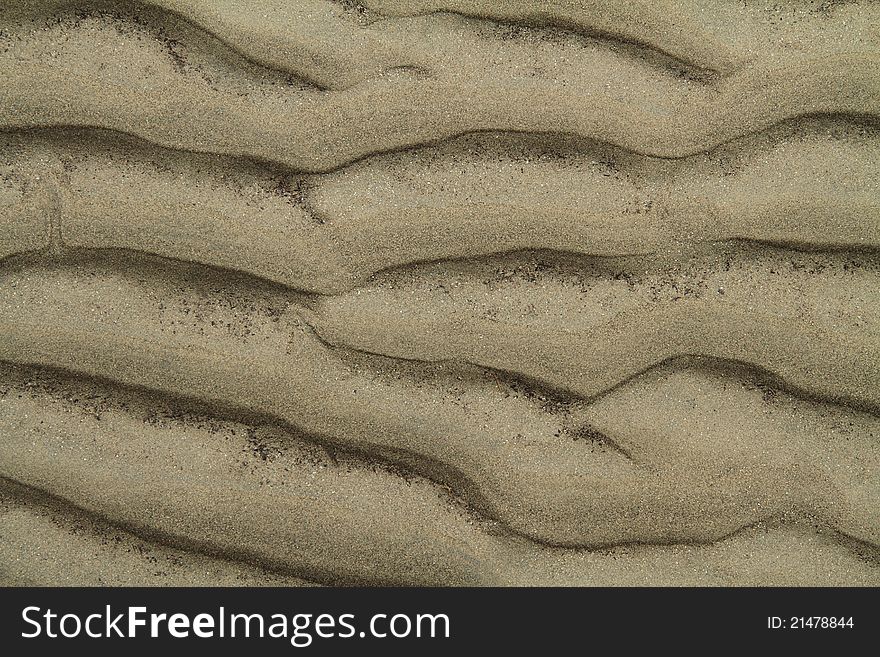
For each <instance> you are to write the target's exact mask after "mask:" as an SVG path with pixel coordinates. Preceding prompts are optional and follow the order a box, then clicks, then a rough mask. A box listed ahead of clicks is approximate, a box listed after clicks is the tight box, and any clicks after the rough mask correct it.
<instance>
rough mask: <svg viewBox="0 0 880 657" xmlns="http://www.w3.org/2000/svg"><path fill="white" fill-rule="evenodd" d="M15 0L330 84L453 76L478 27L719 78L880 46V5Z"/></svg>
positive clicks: (9, 10)
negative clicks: (164, 30) (116, 18)
mask: <svg viewBox="0 0 880 657" xmlns="http://www.w3.org/2000/svg"><path fill="white" fill-rule="evenodd" d="M5 5H6V6H5V7H4V8H3V10H2V11H3V13H2V14H0V20H5V21H12V20H21V18H22V17H28V16H32V15H34V14H37V15H40V16H42V15H51V14H52V13H58V12H63V11H65V10H66V11H70V10H76V11H78V12H84V11H95V10H103V11H104V12H108V13H109V12H120V11H123V12H127V13H133V14H135V15H145V16H147V17H148V19H149V20H151V21H153V22H157V23H169V24H172V25H173V24H174V23H175V18H178V19H179V18H182V19H184V20H186V21H188V22H189V23H190V24H192V26H193V27H196V28H199V29H201V30H203V31H204V32H206V33H207V34H208V35H210V36H211V37H212V38H215V39H217V40H219V41H221V42H222V43H224V44H225V45H226V47H229V48H231V49H233V50H235V51H236V52H237V53H239V54H241V55H242V56H243V57H246V58H248V59H249V60H251V61H254V62H255V63H258V64H260V65H262V66H266V67H269V68H272V69H277V70H284V71H288V72H291V73H294V74H296V75H298V76H301V77H303V78H305V79H308V80H310V81H312V82H314V84H316V85H318V86H320V87H322V88H325V89H344V88H347V87H351V86H354V85H355V84H357V83H359V82H363V81H365V80H367V79H369V78H372V77H376V76H378V75H382V74H383V73H386V72H388V71H389V70H394V69H400V68H410V69H416V70H422V71H425V72H426V73H429V74H431V75H442V74H444V73H446V72H447V71H448V70H449V69H450V68H456V67H458V68H461V67H463V66H468V65H469V64H471V62H469V61H468V58H467V57H466V56H462V54H464V55H467V52H466V51H465V53H462V52H461V50H460V49H456V48H455V47H454V45H453V44H454V42H455V41H456V38H457V37H458V38H460V37H459V35H458V33H459V32H462V31H467V30H478V31H480V32H481V33H483V34H489V35H492V36H493V37H494V38H496V39H503V40H506V41H511V40H529V41H531V42H532V44H535V43H537V44H542V43H548V42H549V43H554V42H555V43H557V44H558V43H559V42H569V43H577V42H578V41H579V39H582V40H583V41H582V42H586V43H592V42H595V41H596V40H597V39H598V40H601V41H603V42H610V43H611V45H613V46H614V47H616V48H620V49H628V51H629V52H630V53H631V54H632V55H633V56H635V57H638V58H642V59H644V60H646V61H649V62H653V63H656V64H658V65H660V66H665V67H667V68H670V69H672V70H676V71H677V72H680V73H681V74H686V75H694V76H697V77H699V76H707V77H709V78H711V77H712V76H713V75H717V74H721V75H725V74H726V75H729V74H731V73H735V72H736V71H737V70H739V69H742V68H744V67H746V66H748V65H750V64H753V63H755V62H760V61H766V60H776V61H779V60H785V59H789V60H792V59H797V58H799V57H803V56H804V55H805V54H807V55H813V56H833V55H836V54H839V53H841V52H854V51H861V52H876V51H877V50H878V49H880V33H878V29H877V18H878V16H880V13H878V11H877V8H876V7H875V6H865V5H861V6H854V5H832V4H829V3H808V4H806V5H804V4H791V5H789V6H781V5H780V4H779V3H773V4H770V3H766V4H765V5H764V6H761V3H755V4H754V5H747V6H742V5H740V6H735V5H733V4H732V3H728V2H724V1H718V2H712V3H710V4H709V5H708V6H707V5H706V3H702V4H701V6H699V7H697V6H695V5H694V4H693V3H691V2H675V3H664V4H663V5H662V6H658V5H657V4H656V3H650V2H641V1H640V2H630V3H625V4H623V3H614V4H609V3H606V2H597V1H591V2H589V3H583V2H578V3H574V2H570V1H569V0H560V1H554V2H550V3H547V2H531V3H530V2H502V3H498V2H491V3H487V2H485V1H480V2H460V0H432V1H431V2H424V1H415V2H399V0H392V2H388V1H387V0H371V1H370V2H367V3H364V4H360V3H343V2H334V1H332V0H299V1H298V2H296V3H290V2H284V1H283V0H259V1H258V2H256V3H250V4H249V5H248V7H247V8H245V7H242V6H240V4H237V3H235V2H216V0H142V1H140V2H138V1H131V2H110V1H100V0H43V1H42V2H40V3H39V4H36V3H34V2H33V1H32V0H11V1H9V2H7V3H5ZM162 12H169V13H168V15H166V14H163V13H162ZM474 19H488V21H490V22H486V21H481V20H474ZM496 22H497V23H496ZM428 36H433V37H434V38H433V39H430V38H426V37H428ZM451 62H452V63H451ZM471 65H472V64H471Z"/></svg>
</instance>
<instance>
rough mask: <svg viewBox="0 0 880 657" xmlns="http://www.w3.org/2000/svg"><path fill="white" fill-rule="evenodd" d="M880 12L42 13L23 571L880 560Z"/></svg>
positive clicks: (13, 149)
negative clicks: (879, 27)
mask: <svg viewBox="0 0 880 657" xmlns="http://www.w3.org/2000/svg"><path fill="white" fill-rule="evenodd" d="M878 11H880V5H878V4H877V3H871V2H846V3H826V2H822V3H820V2H800V3H798V2H782V3H775V4H770V3H765V2H763V0H756V1H752V0H749V1H748V2H727V1H725V0H709V1H708V2H703V3H693V2H685V1H679V0H674V1H671V2H668V3H651V2H646V1H643V0H629V1H627V2H621V3H606V2H597V1H594V0H582V1H581V0H578V1H577V2H575V1H574V0H551V1H549V2H531V1H523V2H513V1H512V0H510V1H508V0H501V1H499V2H484V1H483V0H476V1H474V2H460V1H459V0H362V1H361V2H348V0H346V1H345V2H336V1H333V0H300V1H298V2H284V1H282V0H259V1H258V2H255V3H250V4H248V6H247V7H245V6H244V4H243V3H235V2H227V1H225V0H224V1H221V2H214V1H209V0H192V1H190V0H186V1H184V0H130V1H129V0H126V1H124V2H109V1H104V0H48V1H46V2H41V3H35V2H31V1H30V0H12V1H10V2H7V3H4V6H3V7H2V8H0V70H2V71H3V73H4V84H3V85H0V291H2V293H0V584H27V583H32V584H34V583H36V584H53V583H72V584H106V583H110V584H158V585H167V584H183V585H186V584H203V583H223V584H230V585H236V584H246V585H254V584H256V585H263V584H285V585H308V584H324V585H338V584H355V585H357V584H379V585H386V584H394V585H414V584H415V585H455V584H468V585H548V584H565V585H601V584H608V585H639V584H654V585H656V584H672V585H683V584H717V585H864V586H876V585H878V583H880V442H878V438H880V303H878V302H880V297H878V290H880V269H878V251H880V182H878V181H880V176H878V173H880V133H878V125H880V123H878V121H880V75H878V71H880V65H878V64H880V30H878V27H877V26H878V25H880V22H878V17H880V16H878ZM793 564H794V565H793Z"/></svg>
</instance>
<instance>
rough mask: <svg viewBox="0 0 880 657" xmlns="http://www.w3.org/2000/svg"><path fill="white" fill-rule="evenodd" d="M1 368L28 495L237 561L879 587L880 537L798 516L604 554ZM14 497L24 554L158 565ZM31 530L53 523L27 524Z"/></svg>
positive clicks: (580, 580) (265, 436)
mask: <svg viewBox="0 0 880 657" xmlns="http://www.w3.org/2000/svg"><path fill="white" fill-rule="evenodd" d="M3 375H4V376H3V383H2V393H3V395H2V399H0V426H2V429H3V430H2V435H3V440H2V441H0V453H2V459H0V475H2V476H3V477H4V478H7V480H9V479H11V480H14V481H17V482H21V483H22V484H25V485H26V486H28V489H27V491H28V492H29V493H30V497H31V499H32V500H33V498H34V497H35V496H36V498H37V500H38V501H39V496H38V495H35V493H34V492H33V488H36V489H43V490H45V491H47V492H49V493H50V494H51V495H52V496H53V499H56V500H60V501H61V502H55V503H54V504H53V506H54V507H55V509H57V507H58V506H59V504H73V505H75V506H76V507H80V508H82V509H84V510H86V511H87V512H88V513H90V514H95V515H96V516H98V517H100V518H106V519H107V520H108V521H110V522H112V523H116V524H119V525H121V526H123V527H125V528H126V529H128V531H131V532H134V533H135V534H140V533H146V534H148V535H150V536H154V537H156V538H157V539H159V540H161V541H162V542H169V543H171V544H182V545H184V546H199V547H200V548H201V549H202V550H205V551H207V552H209V553H212V552H219V553H223V554H225V555H235V556H236V557H237V558H238V559H240V560H242V561H243V562H248V563H250V564H255V565H263V566H267V567H269V568H270V569H280V570H285V571H289V572H295V573H301V574H302V575H303V576H306V577H308V578H309V579H316V580H318V581H324V582H328V583H340V582H347V583H351V582H378V583H389V582H394V583H401V584H419V583H428V584H436V583H443V584H448V583H450V582H468V583H482V584H486V583H495V584H499V583H500V584H514V583H515V584H548V583H554V582H560V581H561V582H563V583H566V584H572V583H576V584H602V583H607V582H608V581H613V582H615V583H617V584H645V583H653V584H657V583H661V584H662V583H675V584H686V583H691V582H695V581H701V582H705V581H710V582H715V583H723V584H771V583H777V584H778V583H789V584H791V583H797V584H805V583H815V582H825V583H828V582H831V581H834V582H839V583H850V584H869V583H872V582H876V581H877V578H878V573H880V570H878V565H877V555H876V554H875V550H874V549H873V548H870V547H864V546H859V545H858V544H856V543H853V542H852V541H847V540H844V539H840V538H839V537H837V536H836V535H835V534H834V532H829V531H827V530H826V529H824V528H823V527H822V526H821V524H818V525H815V527H811V526H810V525H809V524H805V523H799V522H797V518H796V517H792V518H791V519H792V520H794V521H795V524H794V525H791V526H779V524H778V522H772V523H770V524H769V525H766V526H762V525H756V526H750V527H747V528H745V529H743V530H741V531H740V532H737V533H735V534H733V535H731V536H724V537H721V540H720V541H719V542H718V543H715V544H712V545H690V546H688V545H666V546H621V547H606V548H604V549H603V550H602V551H600V552H589V551H581V550H566V549H558V548H549V547H544V546H540V545H535V544H531V543H527V542H523V541H521V540H519V539H515V538H512V537H506V536H505V535H503V534H499V533H498V532H497V531H494V530H493V529H492V528H491V526H490V525H487V524H486V523H485V522H483V521H482V520H480V519H479V518H476V517H474V516H472V515H471V514H470V513H469V512H468V511H467V510H466V509H463V508H461V507H460V506H458V505H457V504H456V503H455V502H454V501H453V500H451V499H450V498H449V497H448V496H447V495H446V494H445V493H444V492H443V491H442V490H440V489H438V488H436V487H435V486H434V485H432V484H431V483H430V482H427V481H424V480H422V479H420V478H418V477H412V476H401V474H398V473H395V472H393V471H389V470H386V469H384V468H382V467H377V466H376V465H375V464H369V463H365V462H362V461H358V460H357V459H353V458H351V457H346V456H344V455H342V454H339V453H337V454H335V455H334V456H332V457H331V456H330V455H329V454H327V453H326V452H324V451H323V450H321V448H319V447H317V446H315V445H314V444H309V443H305V442H303V441H302V440H301V439H299V438H297V437H296V436H295V435H292V434H289V433H287V432H284V431H282V430H278V429H276V428H273V427H267V426H247V425H242V424H241V423H237V422H230V421H223V420H217V419H214V418H211V417H205V416H199V415H194V414H192V413H189V412H186V411H181V410H180V409H178V408H175V407H173V406H168V405H167V404H165V403H164V402H163V401H162V400H160V399H157V398H155V397H152V398H150V397H147V398H145V397H144V396H143V395H142V394H138V393H134V392H131V391H125V390H121V389H116V390H112V389H107V388H102V387H100V386H97V385H95V384H90V383H89V382H83V381H75V380H70V379H64V378H61V379H59V378H58V377H57V376H53V375H51V374H47V373H45V372H34V371H28V370H20V369H9V368H5V369H4V372H3ZM37 417H39V420H37V419H36V418H37ZM108 463H112V464H113V467H111V468H108V467H107V464H108ZM5 486H6V488H9V486H10V485H9V484H8V483H7V484H5ZM13 489H14V490H15V489H16V488H15V487H13ZM17 490H19V491H20V490H21V488H20V487H18V488H17ZM97 491H101V493H100V494H97ZM0 508H2V509H3V513H2V515H0V531H2V532H3V535H4V537H6V540H4V544H7V545H10V547H12V549H14V543H13V541H26V542H27V543H28V544H29V545H32V546H37V550H38V554H46V555H48V556H49V558H54V559H64V558H65V557H64V555H65V553H66V552H65V550H64V549H63V548H61V547H59V546H58V542H59V540H60V538H61V536H63V534H64V533H67V534H68V535H70V534H72V536H70V537H69V538H68V541H72V542H73V545H72V546H70V549H74V550H76V549H77V548H78V547H80V546H82V544H85V546H86V549H87V550H90V551H93V552H97V553H99V554H101V553H104V554H106V553H108V552H109V553H111V554H112V555H113V556H114V558H117V559H124V560H125V561H127V562H128V563H134V564H135V566H134V571H133V572H132V573H131V576H132V577H135V578H136V577H138V576H141V577H143V576H144V573H143V571H144V569H145V567H144V566H143V565H139V560H140V559H141V557H142V556H144V555H142V552H143V551H144V547H143V542H142V541H139V540H138V539H136V538H133V537H131V536H124V535H123V536H122V537H121V538H119V539H118V540H119V541H121V543H122V544H121V545H119V544H117V545H115V546H113V547H112V548H111V549H107V548H103V549H101V546H96V545H95V539H94V538H93V536H92V535H90V534H91V533H92V532H94V531H95V525H99V524H100V522H99V521H96V520H93V519H92V518H90V517H89V516H86V517H85V518H84V519H82V520H80V523H85V524H86V525H87V526H86V527H85V528H83V527H82V525H81V524H80V527H79V528H76V529H72V528H71V525H73V526H74V527H76V522H75V520H74V519H72V518H71V513H70V509H69V508H68V509H67V512H66V513H65V514H64V517H63V518H62V519H61V520H60V521H59V520H54V521H53V518H52V516H53V515H55V514H57V510H54V509H50V510H48V512H47V510H46V509H42V510H40V509H39V508H37V509H34V508H33V507H32V506H23V505H22V504H21V503H17V504H15V503H10V502H9V501H8V500H7V499H6V497H5V496H4V498H3V502H2V507H0ZM35 516H36V520H37V522H36V523H35V522H34V517H35ZM47 516H48V517H47ZM22 525H25V526H27V527H34V525H36V527H37V528H38V529H40V530H41V531H39V532H34V531H33V530H31V531H29V532H23V531H22V529H21V527H22ZM88 525H91V526H88ZM406 528H409V529H406ZM104 532H105V535H106V530H104ZM814 532H815V533H814ZM112 533H113V534H114V535H115V536H117V537H118V536H119V534H120V532H119V530H114V531H113V532H112ZM132 544H135V545H138V544H139V545H141V547H140V548H139V549H138V548H136V550H137V551H138V552H139V553H141V554H138V555H136V556H134V557H132V555H131V554H130V552H129V551H128V549H127V548H128V547H129V546H131V545H132ZM780 549H785V550H791V551H794V553H796V554H797V555H798V557H799V558H800V559H801V560H802V563H801V567H800V568H799V569H797V570H796V571H794V572H793V573H788V572H780V571H779V570H778V568H776V567H775V566H774V563H773V561H774V555H775V554H778V551H779V550H780ZM146 551H147V555H146V559H145V560H149V556H154V557H158V558H160V559H162V561H163V562H167V561H170V562H171V570H172V572H171V573H170V575H171V577H174V576H175V575H176V576H180V571H181V570H184V572H186V573H190V574H192V570H193V569H195V568H197V567H194V566H192V565H190V564H186V566H189V567H186V566H184V568H183V569H182V568H181V564H180V563H179V562H180V560H183V561H184V562H185V563H186V562H187V561H189V562H190V563H191V562H192V561H195V562H196V563H199V562H200V561H201V563H202V564H204V565H202V567H203V568H208V569H209V572H210V570H213V572H214V573H215V574H216V573H217V569H219V570H220V574H221V576H226V577H228V578H231V579H233V580H234V581H236V580H238V578H240V577H243V576H245V577H246V576H251V577H254V576H255V575H254V574H253V570H252V566H247V567H245V566H242V567H241V568H240V569H237V568H235V567H234V566H233V565H232V564H230V563H227V564H223V565H219V566H218V564H217V563H212V562H211V561H210V560H208V559H206V558H205V557H199V556H194V555H190V554H184V555H181V554H180V553H179V552H178V553H177V556H176V558H175V559H173V560H171V559H169V557H168V556H167V554H166V553H167V552H168V551H169V549H167V548H156V547H153V546H147V547H146ZM157 553H158V554H157ZM87 554H88V552H87ZM77 556H80V557H81V556H82V555H81V554H80V553H78V552H77ZM13 565H14V564H13ZM90 565H91V568H96V566H95V565H94V564H89V563H88V562H84V563H81V564H79V565H78V566H76V567H77V568H79V569H81V570H84V571H87V572H88V571H89V569H90ZM162 565H163V564H162V563H160V564H156V568H157V569H160V568H162ZM8 567H9V566H7V568H8ZM56 567H58V565H56ZM97 568H98V569H99V568H100V566H98V567H97ZM242 573H244V574H242ZM24 574H26V572H25V573H24ZM153 576H154V577H155V576H156V575H155V574H153Z"/></svg>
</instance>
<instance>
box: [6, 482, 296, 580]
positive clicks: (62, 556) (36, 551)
mask: <svg viewBox="0 0 880 657" xmlns="http://www.w3.org/2000/svg"><path fill="white" fill-rule="evenodd" d="M0 585H3V586H14V585H25V586H304V585H308V583H307V582H305V581H303V580H298V579H296V578H295V577H285V576H279V575H273V574H269V573H266V572H265V571H263V570H261V569H259V568H254V567H250V566H247V565H245V564H242V563H238V562H232V561H228V560H223V559H214V558H210V557H207V556H205V555H202V554H198V553H195V552H187V551H184V550H181V549H179V548H174V547H170V546H166V545H162V544H157V543H155V542H151V541H146V540H144V539H141V538H138V537H136V536H134V535H132V534H131V533H129V532H126V531H124V530H121V529H119V528H118V527H114V526H113V525H110V524H108V523H106V522H101V521H100V520H99V519H97V518H95V517H94V516H92V515H90V514H86V513H84V512H82V511H81V510H80V509H77V508H75V507H72V506H70V505H69V504H65V503H63V502H62V501H60V500H58V499H54V498H51V497H49V496H46V495H45V494H41V493H39V492H38V491H35V490H34V489H30V488H27V487H24V486H21V485H16V484H14V483H12V482H10V481H9V480H0Z"/></svg>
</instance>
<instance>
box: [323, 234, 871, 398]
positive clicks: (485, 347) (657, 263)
mask: <svg viewBox="0 0 880 657" xmlns="http://www.w3.org/2000/svg"><path fill="white" fill-rule="evenodd" d="M878 283H880V278H878V272H877V268H876V265H875V263H874V262H873V260H872V259H871V258H870V257H866V256H857V255H856V256H854V255H852V254H845V253H825V254H822V253H812V254H808V253H798V252H792V251H783V250H775V249H771V248H769V247H764V248H762V249H756V248H751V249H749V248H746V247H744V246H742V247H740V248H728V249H727V250H721V251H717V252H714V253H712V252H710V253H707V254H702V255H701V254H691V255H681V256H679V257H676V258H667V257H665V256H656V257H653V258H649V257H640V258H629V259H625V258H620V259H617V260H614V259H603V260H583V259H582V260H577V259H572V258H560V257H557V256H554V255H553V254H533V255H528V254H523V255H515V254H514V255H511V256H508V257H497V258H494V259H488V260H485V261H462V262H459V263H449V262H441V263H436V264H427V265H422V266H417V267H414V268H407V269H402V270H398V271H392V272H388V273H386V274H384V275H380V276H379V277H377V278H376V279H374V281H373V282H372V283H370V284H368V285H366V286H362V287H359V288H357V289H355V290H353V291H352V292H349V293H346V294H344V295H339V296H333V297H324V298H321V299H319V300H317V301H316V302H315V304H314V306H313V307H312V309H311V310H309V311H308V312H307V317H308V321H309V323H310V324H311V325H313V326H314V327H315V328H316V330H317V331H318V333H319V335H321V337H322V338H323V339H325V340H327V341H329V342H330V343H332V344H335V345H340V346H346V347H352V348H355V349H359V350H363V351H367V352H370V353H376V354H382V355H387V356H392V357H396V358H407V359H417V360H430V361H467V362H471V363H475V364H478V365H481V366H484V367H490V368H494V369H500V370H509V371H512V372H516V373H518V374H521V375H524V376H527V377H529V378H531V379H536V380H538V381H541V382H543V383H544V384H546V385H549V386H550V387H553V388H557V389H562V390H567V391H570V392H572V393H574V394H577V395H579V396H581V397H592V396H594V395H597V394H599V393H601V392H603V391H605V390H607V389H609V388H611V387H612V386H614V385H615V384H616V383H617V382H619V381H621V380H624V379H626V378H628V377H630V376H632V375H633V374H636V373H638V372H641V371H643V370H645V369H646V368H649V367H650V366H652V365H654V364H656V363H659V362H661V361H664V360H666V359H668V358H671V357H674V356H677V355H685V354H696V355H705V356H712V357H715V358H720V359H725V360H734V361H742V362H746V363H753V364H755V365H760V366H761V367H764V368H766V369H767V370H769V371H770V372H772V373H774V374H776V375H778V376H779V377H781V378H782V379H783V380H785V381H786V382H788V384H789V385H791V386H793V387H794V388H796V389H799V390H803V391H806V392H807V393H809V394H811V395H818V396H821V397H828V398H836V399H839V400H843V401H849V402H852V403H855V404H857V405H863V406H866V407H870V408H874V409H876V408H878V406H880V391H878V386H877V382H878V381H880V352H878V345H880V313H878V308H877V290H878V289H880V285H878Z"/></svg>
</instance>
